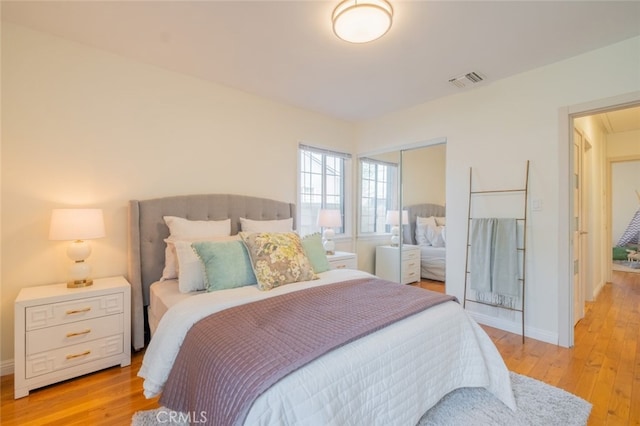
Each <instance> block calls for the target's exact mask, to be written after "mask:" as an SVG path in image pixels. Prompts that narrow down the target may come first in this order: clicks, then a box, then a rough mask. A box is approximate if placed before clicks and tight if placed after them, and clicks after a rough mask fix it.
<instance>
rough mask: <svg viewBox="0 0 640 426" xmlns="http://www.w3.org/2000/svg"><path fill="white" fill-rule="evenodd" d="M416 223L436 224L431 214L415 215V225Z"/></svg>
mask: <svg viewBox="0 0 640 426" xmlns="http://www.w3.org/2000/svg"><path fill="white" fill-rule="evenodd" d="M418 225H431V226H438V224H437V223H436V218H435V217H433V216H429V217H420V216H417V217H416V227H417V226H418Z"/></svg>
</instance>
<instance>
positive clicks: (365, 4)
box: [331, 0, 393, 43]
mask: <svg viewBox="0 0 640 426" xmlns="http://www.w3.org/2000/svg"><path fill="white" fill-rule="evenodd" d="M392 18H393V8H392V7H391V4H389V2H388V1H386V0H344V1H343V2H341V3H340V4H338V6H336V8H335V9H334V10H333V15H332V17H331V19H332V21H333V32H334V33H335V34H336V35H337V36H338V37H339V38H341V39H342V40H345V41H348V42H351V43H367V42H369V41H373V40H376V39H378V38H380V37H382V36H383V35H385V34H386V33H387V31H389V28H391V22H392Z"/></svg>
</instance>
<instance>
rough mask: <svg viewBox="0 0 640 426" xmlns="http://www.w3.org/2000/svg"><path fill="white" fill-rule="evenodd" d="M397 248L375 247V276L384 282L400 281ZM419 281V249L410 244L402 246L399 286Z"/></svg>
mask: <svg viewBox="0 0 640 426" xmlns="http://www.w3.org/2000/svg"><path fill="white" fill-rule="evenodd" d="M398 249H399V247H392V246H378V247H376V276H378V277H380V278H383V279H385V280H389V281H394V282H398V280H399V279H400V268H399V267H398V264H399V263H400V256H399V253H398ZM418 281H420V247H418V246H413V245H410V244H403V245H402V279H401V280H400V283H401V284H409V283H415V282H418Z"/></svg>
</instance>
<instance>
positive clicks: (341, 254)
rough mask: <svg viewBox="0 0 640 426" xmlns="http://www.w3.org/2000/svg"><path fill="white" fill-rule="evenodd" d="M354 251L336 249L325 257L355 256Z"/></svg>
mask: <svg viewBox="0 0 640 426" xmlns="http://www.w3.org/2000/svg"><path fill="white" fill-rule="evenodd" d="M355 255H356V254H355V253H350V252H348V251H336V252H335V254H328V255H327V258H328V259H342V258H347V257H353V256H355Z"/></svg>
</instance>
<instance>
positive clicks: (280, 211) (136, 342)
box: [128, 194, 296, 349]
mask: <svg viewBox="0 0 640 426" xmlns="http://www.w3.org/2000/svg"><path fill="white" fill-rule="evenodd" d="M164 216H178V217H184V218H186V219H191V220H222V219H227V218H229V219H231V234H232V235H234V234H237V233H238V231H239V230H240V229H239V228H240V218H241V217H244V218H247V219H253V220H274V219H288V218H293V221H294V222H293V226H294V229H295V228H296V222H295V217H296V206H295V204H292V203H286V202H282V201H275V200H269V199H266V198H257V197H249V196H244V195H233V194H203V195H181V196H174V197H165V198H156V199H151V200H142V201H138V200H131V201H129V239H128V245H129V259H128V260H129V267H128V274H129V277H128V279H129V282H130V283H131V289H132V301H131V305H132V311H133V312H132V323H133V325H132V327H133V329H132V340H133V347H134V348H135V349H141V348H142V347H144V307H145V306H147V305H148V304H149V287H150V286H151V284H152V283H154V282H155V281H158V280H159V279H160V277H161V276H162V270H163V268H164V252H165V244H166V243H165V242H164V239H165V238H167V237H168V236H169V228H167V225H166V224H165V222H164V219H163V217H164Z"/></svg>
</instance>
